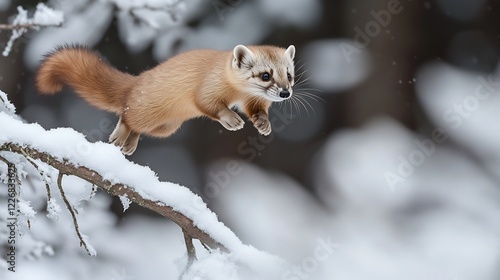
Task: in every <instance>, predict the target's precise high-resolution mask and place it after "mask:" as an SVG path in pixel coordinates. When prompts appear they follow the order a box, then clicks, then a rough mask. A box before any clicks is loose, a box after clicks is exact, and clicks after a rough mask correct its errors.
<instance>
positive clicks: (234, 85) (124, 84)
mask: <svg viewBox="0 0 500 280" xmlns="http://www.w3.org/2000/svg"><path fill="white" fill-rule="evenodd" d="M294 57H295V47H294V46H293V45H292V46H289V47H288V48H287V49H284V48H279V47H274V46H248V47H246V46H243V45H238V46H236V47H235V48H234V49H233V51H217V50H208V49H203V50H192V51H187V52H184V53H181V54H179V55H176V56H174V57H172V58H170V59H168V60H166V61H165V62H163V63H161V64H159V65H157V66H156V67H154V68H153V69H151V70H147V71H145V72H143V73H141V74H140V75H138V76H133V75H130V74H128V73H124V72H121V71H119V70H117V69H116V68H114V67H113V66H111V65H110V64H109V63H107V62H106V61H105V60H104V59H103V58H102V57H101V56H100V55H99V54H98V53H97V52H95V51H93V50H90V49H88V48H85V47H81V46H64V47H60V48H58V49H56V50H55V51H54V52H52V53H49V54H48V55H47V56H46V58H45V59H44V60H43V62H42V65H41V66H40V69H39V70H38V73H37V75H36V87H37V89H38V91H39V92H40V93H42V94H47V95H48V94H55V93H57V92H59V91H61V90H62V88H63V86H64V85H68V86H70V87H71V88H73V90H74V91H75V92H76V93H77V94H78V95H79V96H81V97H82V98H83V99H85V100H86V101H87V102H88V103H90V104H91V105H93V106H95V107H97V108H100V109H103V110H107V111H110V112H114V113H116V114H117V115H119V117H120V119H119V121H118V124H117V125H116V128H115V130H114V131H113V132H112V133H111V136H110V137H109V141H110V142H111V143H113V144H114V145H116V146H118V147H120V148H121V150H122V152H123V153H124V154H126V155H130V154H132V153H133V152H134V151H135V149H136V148H137V143H138V141H139V136H140V135H141V134H145V135H150V136H154V137H168V136H170V135H171V134H172V133H174V132H175V131H176V130H177V129H178V128H179V127H180V126H181V125H182V123H183V122H185V121H187V120H189V119H192V118H197V117H201V116H207V117H209V118H211V119H213V120H216V121H218V122H220V123H221V124H222V126H224V127H225V128H226V129H228V130H239V129H241V128H243V125H244V121H243V120H242V119H241V117H240V116H239V115H238V114H237V113H236V112H235V111H233V110H232V108H234V107H236V108H238V109H239V110H241V111H242V112H243V113H245V114H246V115H247V116H248V118H249V119H250V120H251V121H252V122H253V125H254V126H255V128H257V130H258V131H259V133H261V134H263V135H269V133H271V124H270V122H269V119H268V110H269V107H270V106H271V103H272V102H280V101H283V100H286V99H288V98H290V97H291V96H292V93H293V89H292V87H293V85H294V78H295V68H294V61H293V60H294Z"/></svg>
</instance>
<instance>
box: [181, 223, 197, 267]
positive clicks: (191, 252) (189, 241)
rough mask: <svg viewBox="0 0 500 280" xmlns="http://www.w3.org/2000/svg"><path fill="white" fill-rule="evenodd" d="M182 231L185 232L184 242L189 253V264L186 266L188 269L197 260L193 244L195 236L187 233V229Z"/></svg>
mask: <svg viewBox="0 0 500 280" xmlns="http://www.w3.org/2000/svg"><path fill="white" fill-rule="evenodd" d="M182 233H183V234H184V242H185V243H186V249H187V254H188V264H187V268H186V270H187V269H189V267H190V266H191V265H192V264H193V262H194V261H195V260H196V250H195V248H194V245H193V238H191V236H189V234H187V233H186V231H185V230H182Z"/></svg>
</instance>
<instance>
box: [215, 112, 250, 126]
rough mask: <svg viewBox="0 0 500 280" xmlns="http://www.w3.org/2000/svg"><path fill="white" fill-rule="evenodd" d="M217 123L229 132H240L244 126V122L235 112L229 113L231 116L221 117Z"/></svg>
mask: <svg viewBox="0 0 500 280" xmlns="http://www.w3.org/2000/svg"><path fill="white" fill-rule="evenodd" d="M219 122H220V123H221V124H222V126H224V127H225V128H226V129H227V130H231V131H235V130H240V129H242V128H243V126H244V125H245V122H244V121H243V120H242V119H241V117H240V116H239V115H238V114H236V113H235V112H231V114H226V115H222V116H221V117H220V119H219Z"/></svg>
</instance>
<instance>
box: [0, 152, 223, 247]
mask: <svg viewBox="0 0 500 280" xmlns="http://www.w3.org/2000/svg"><path fill="white" fill-rule="evenodd" d="M0 151H8V152H13V153H17V154H20V155H22V156H24V157H30V158H32V159H38V160H40V161H42V162H44V163H46V164H48V165H50V166H52V167H53V168H55V169H57V170H59V172H60V173H62V174H66V175H73V176H76V177H79V178H81V179H83V180H85V181H87V182H89V183H91V184H93V185H95V186H97V187H99V188H100V189H103V190H105V191H106V192H108V193H109V194H111V195H114V196H122V195H126V196H127V197H128V198H129V199H130V200H131V201H133V202H134V203H136V204H138V205H140V206H142V207H144V208H147V209H150V210H152V211H154V212H156V213H158V214H160V215H162V216H164V217H166V218H168V219H170V220H172V221H173V222H175V223H176V224H177V225H179V226H180V227H181V228H182V230H183V233H184V234H185V235H188V236H189V237H190V238H194V239H198V240H200V242H202V243H203V244H206V245H207V246H208V247H210V248H212V249H220V250H221V251H224V252H228V251H229V250H228V249H227V248H226V247H225V246H224V245H222V244H221V243H219V242H217V241H216V240H214V239H213V238H212V237H211V236H210V235H208V234H207V233H206V232H204V231H202V230H200V229H199V228H198V227H196V226H195V225H194V223H193V221H192V220H191V219H190V218H188V217H186V216H185V215H184V214H182V213H180V212H178V211H175V210H174V209H173V208H172V207H171V206H168V205H165V204H164V203H162V202H159V201H152V200H148V199H145V198H144V197H142V196H141V195H140V194H139V193H137V192H136V191H135V190H134V189H133V188H131V187H129V186H127V185H124V184H120V183H116V184H112V183H111V182H109V181H108V180H105V179H104V178H103V177H102V176H101V175H100V174H99V173H98V172H96V171H94V170H92V169H89V168H87V167H85V166H75V165H74V164H72V163H71V162H69V161H67V160H58V159H56V158H55V157H53V156H51V155H50V154H48V153H44V152H41V151H39V150H37V149H34V148H31V147H22V146H20V145H18V144H15V143H5V144H3V145H2V146H0ZM191 244H192V243H191ZM186 246H187V249H188V256H190V254H191V252H189V251H190V247H189V245H186ZM193 248H194V247H193Z"/></svg>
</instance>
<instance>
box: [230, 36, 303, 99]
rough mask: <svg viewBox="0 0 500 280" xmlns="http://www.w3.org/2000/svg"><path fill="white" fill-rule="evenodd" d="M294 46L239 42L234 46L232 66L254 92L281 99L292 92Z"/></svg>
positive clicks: (268, 97)
mask: <svg viewBox="0 0 500 280" xmlns="http://www.w3.org/2000/svg"><path fill="white" fill-rule="evenodd" d="M294 57H295V47H294V46H293V45H291V46H289V47H288V49H286V50H285V49H283V48H279V47H273V46H249V47H245V46H243V45H238V46H236V47H235V48H234V50H233V62H232V67H233V70H234V73H235V76H236V79H238V84H239V85H240V86H243V87H244V88H245V89H246V90H247V92H248V93H249V94H251V95H253V96H257V97H262V98H265V99H267V100H269V101H273V102H280V101H283V100H286V99H288V98H290V97H291V96H292V94H293V88H292V87H293V85H294V79H295V66H294V63H293V59H294Z"/></svg>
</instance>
